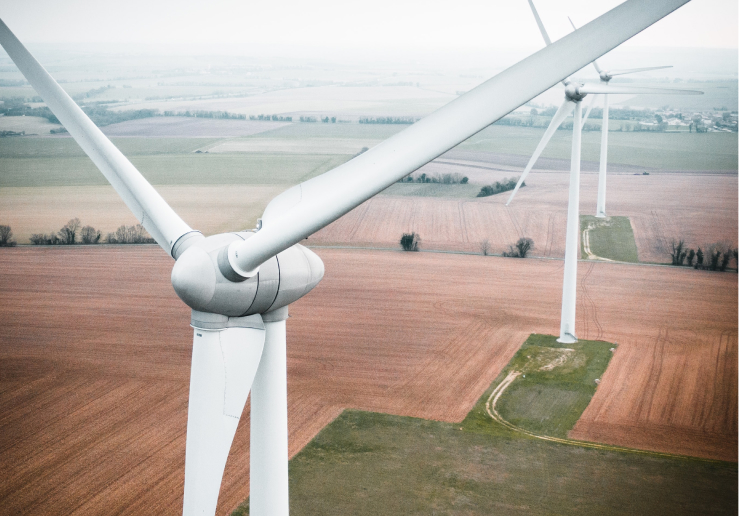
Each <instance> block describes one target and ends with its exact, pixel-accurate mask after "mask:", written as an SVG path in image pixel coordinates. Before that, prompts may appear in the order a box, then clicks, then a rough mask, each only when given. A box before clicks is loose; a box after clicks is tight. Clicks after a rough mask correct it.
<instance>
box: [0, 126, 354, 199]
mask: <svg viewBox="0 0 739 516" xmlns="http://www.w3.org/2000/svg"><path fill="white" fill-rule="evenodd" d="M12 140H14V141H19V142H20V143H21V145H19V146H18V148H17V149H12V148H11V149H10V150H8V151H7V152H5V151H6V149H2V148H0V170H2V171H3V174H1V175H0V187H24V186H85V185H105V184H108V183H107V181H106V179H105V178H104V177H103V175H102V174H101V173H100V172H99V171H98V169H97V167H95V165H94V164H93V163H92V161H91V160H90V159H89V158H88V157H87V156H85V155H84V154H82V151H81V150H79V147H78V148H77V149H74V147H73V146H76V144H75V143H74V142H73V141H72V140H71V139H67V138H65V139H55V138H29V139H19V138H14V139H12ZM162 140H163V143H164V145H163V147H162V148H163V149H164V150H160V147H158V146H157V145H156V144H157V143H159V141H160V140H159V139H151V140H146V139H138V138H121V139H120V140H117V141H116V142H115V143H116V144H117V145H118V144H120V147H121V150H122V152H123V153H124V154H125V155H126V156H127V157H128V158H129V159H130V160H131V163H133V165H134V166H135V167H136V168H137V169H138V170H139V171H140V172H141V173H142V174H143V176H144V177H145V178H146V179H147V180H148V181H149V182H150V183H152V184H154V185H191V184H212V185H219V184H255V185H264V184H296V183H299V182H301V181H305V180H306V179H309V178H311V177H314V176H316V175H319V174H322V173H323V172H326V171H328V170H331V169H332V168H335V167H337V166H339V165H341V164H342V163H344V162H345V161H347V160H348V159H349V158H350V156H346V155H323V154H274V153H228V154H193V152H192V151H193V150H194V149H197V148H199V147H200V146H201V145H202V144H203V143H206V142H207V141H210V140H200V142H198V141H194V140H193V139H186V138H183V139H180V140H178V139H172V140H171V141H170V140H167V139H162ZM188 140H189V141H188ZM0 141H1V140H0ZM26 142H32V143H31V144H30V145H29V144H27V143H26ZM38 142H42V143H38ZM44 142H48V143H44ZM60 142H61V143H60ZM3 143H5V142H3ZM149 146H151V147H152V148H148V147H149ZM54 149H58V151H59V153H58V154H56V155H55V154H54ZM167 150H169V151H170V152H169V153H168V152H166V151H167ZM184 152H187V153H186V154H185V153H184ZM8 156H10V157H8Z"/></svg>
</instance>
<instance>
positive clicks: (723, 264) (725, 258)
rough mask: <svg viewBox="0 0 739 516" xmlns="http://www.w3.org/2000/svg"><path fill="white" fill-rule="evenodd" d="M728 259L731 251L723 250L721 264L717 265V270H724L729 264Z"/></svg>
mask: <svg viewBox="0 0 739 516" xmlns="http://www.w3.org/2000/svg"><path fill="white" fill-rule="evenodd" d="M730 260H731V251H724V254H723V256H722V258H721V265H719V270H720V271H721V272H724V271H725V270H726V267H728V266H729V261H730Z"/></svg>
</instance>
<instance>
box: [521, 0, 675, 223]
mask: <svg viewBox="0 0 739 516" xmlns="http://www.w3.org/2000/svg"><path fill="white" fill-rule="evenodd" d="M529 3H530V4H531V8H532V9H534V11H536V9H535V8H534V4H533V2H532V1H531V0H529ZM536 17H537V21H538V22H539V27H540V29H543V25H542V24H541V20H539V16H538V14H537V15H536ZM567 19H568V20H570V25H572V29H573V30H577V27H575V24H574V23H573V21H572V18H570V17H569V16H568V17H567ZM593 67H594V68H595V71H596V72H598V76H599V77H600V82H601V83H602V84H603V85H604V86H608V83H609V82H610V81H611V79H613V78H614V77H615V76H617V75H627V74H630V73H638V72H648V71H651V70H663V69H665V68H672V66H671V65H670V66H648V67H646V68H628V69H625V70H603V69H601V67H600V66H598V61H593ZM595 98H596V97H595V96H593V103H594V101H595ZM593 103H591V105H590V108H589V109H588V114H590V109H592V107H593ZM585 118H586V119H587V115H586V116H585ZM601 120H602V122H601V126H600V164H599V167H598V201H597V202H596V207H595V216H596V217H598V218H605V217H606V167H607V165H608V93H604V94H603V114H602V116H601ZM583 123H585V121H584V120H583Z"/></svg>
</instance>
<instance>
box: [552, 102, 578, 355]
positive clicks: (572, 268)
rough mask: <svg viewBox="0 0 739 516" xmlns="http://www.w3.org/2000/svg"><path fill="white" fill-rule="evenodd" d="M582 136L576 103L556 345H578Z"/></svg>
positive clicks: (576, 104)
mask: <svg viewBox="0 0 739 516" xmlns="http://www.w3.org/2000/svg"><path fill="white" fill-rule="evenodd" d="M581 135H582V106H581V103H580V102H579V101H578V102H576V103H575V115H574V121H573V126H572V158H571V160H570V198H569V202H568V205H567V241H566V243H565V271H564V280H563V282H562V319H561V322H560V326H559V338H558V339H557V342H562V343H566V344H571V343H573V342H577V337H576V336H575V307H576V305H577V252H578V248H579V245H580V137H581Z"/></svg>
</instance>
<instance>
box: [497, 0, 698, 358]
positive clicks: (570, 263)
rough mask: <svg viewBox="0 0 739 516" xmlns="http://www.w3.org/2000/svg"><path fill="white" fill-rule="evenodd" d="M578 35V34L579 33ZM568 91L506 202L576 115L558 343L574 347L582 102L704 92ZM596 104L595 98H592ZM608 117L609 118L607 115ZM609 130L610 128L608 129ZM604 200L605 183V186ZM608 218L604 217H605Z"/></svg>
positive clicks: (580, 87) (568, 86) (591, 87)
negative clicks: (606, 97) (626, 95)
mask: <svg viewBox="0 0 739 516" xmlns="http://www.w3.org/2000/svg"><path fill="white" fill-rule="evenodd" d="M528 2H529V6H530V7H531V11H532V13H533V14H534V19H535V20H536V24H537V25H538V26H539V31H540V32H541V35H542V37H543V38H544V43H545V44H546V46H547V47H549V46H550V45H552V41H551V40H550V38H549V34H547V31H546V29H545V28H544V24H543V23H542V21H541V18H540V17H539V13H538V12H537V11H536V7H535V6H534V2H533V0H528ZM576 32H577V31H576ZM609 80H610V79H609ZM562 84H563V85H564V87H565V99H564V102H563V103H562V104H561V105H560V106H559V109H557V112H556V113H555V114H554V117H552V121H551V122H550V123H549V126H548V127H547V130H546V131H545V132H544V136H543V137H542V139H541V141H540V142H539V144H538V145H537V146H536V149H535V150H534V154H533V155H532V156H531V158H530V159H529V162H528V163H527V164H526V168H525V169H524V171H523V173H522V174H521V177H520V178H519V179H518V183H517V184H516V187H515V188H514V189H513V192H511V196H510V197H509V198H508V202H506V206H508V205H509V204H510V203H511V201H513V197H514V196H515V195H516V192H518V189H519V188H521V184H523V182H524V180H525V179H526V176H528V174H529V172H530V171H531V168H532V167H533V166H534V164H535V163H536V161H537V160H538V159H539V156H540V155H541V153H542V152H543V151H544V148H545V147H546V146H547V143H549V140H550V139H551V138H552V136H553V135H554V132H555V131H556V130H557V128H558V127H559V126H560V125H562V122H564V120H565V118H567V117H568V116H569V115H570V113H572V112H573V111H574V122H573V124H572V152H571V155H570V187H569V195H568V201H567V232H566V236H565V267H564V277H563V280H562V312H561V316H560V325H559V338H558V339H557V342H561V343H566V344H571V343H573V342H577V335H576V333H575V312H576V308H577V253H578V249H579V247H580V151H581V142H582V125H583V124H584V123H585V120H587V118H588V115H589V114H590V110H591V109H592V108H593V103H594V102H593V101H591V103H590V107H589V108H588V111H587V113H586V114H585V117H583V116H582V107H581V102H582V100H583V99H584V98H585V96H586V95H588V94H608V93H661V94H683V95H700V94H702V92H700V91H693V90H675V89H668V88H642V87H635V86H609V85H608V84H607V82H606V84H582V83H579V82H575V81H571V80H569V79H565V80H563V81H562ZM593 100H595V95H594V96H593ZM604 116H606V114H604ZM606 129H607V127H606ZM601 167H602V168H601V171H602V173H603V174H604V173H605V172H604V171H605V168H603V163H602V162H601ZM601 184H602V186H603V191H604V196H605V181H603V182H602V183H601ZM604 216H605V215H604Z"/></svg>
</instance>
